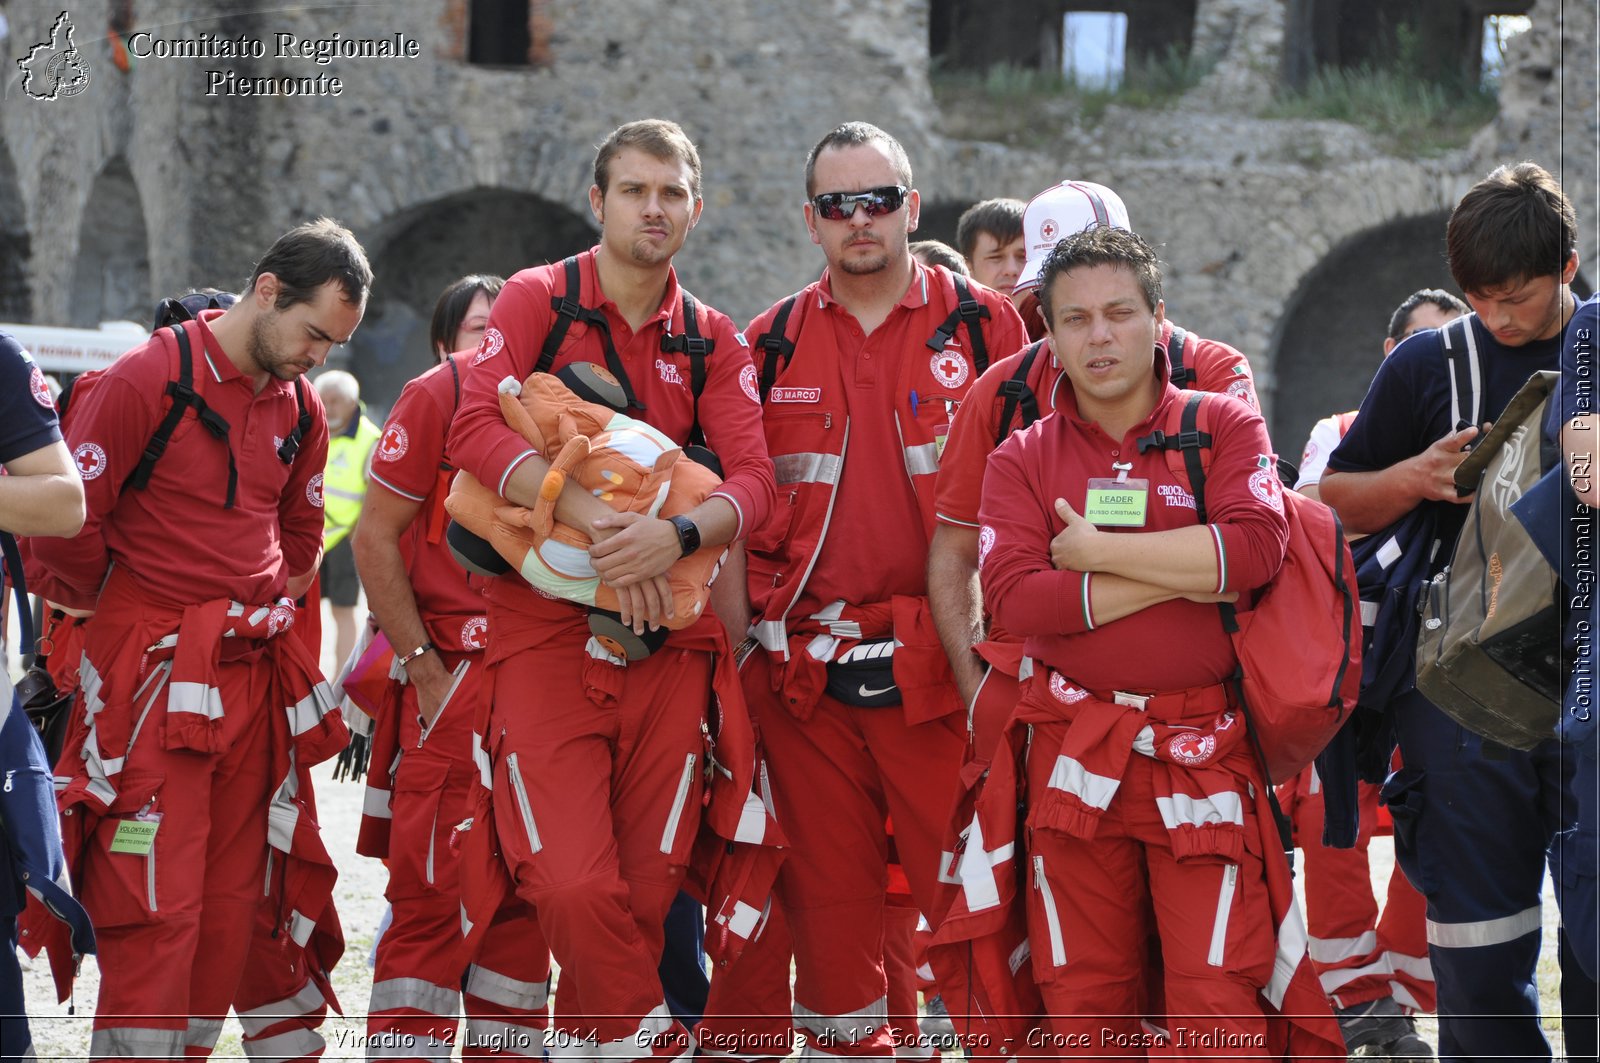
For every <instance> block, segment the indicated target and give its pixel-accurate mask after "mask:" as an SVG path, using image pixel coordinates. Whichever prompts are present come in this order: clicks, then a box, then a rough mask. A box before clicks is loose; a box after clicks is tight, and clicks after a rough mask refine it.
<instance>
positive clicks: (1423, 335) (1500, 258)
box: [1321, 162, 1592, 1060]
mask: <svg viewBox="0 0 1600 1063" xmlns="http://www.w3.org/2000/svg"><path fill="white" fill-rule="evenodd" d="M1445 244H1446V248H1447V252H1448V256H1449V265H1450V273H1451V276H1452V277H1454V278H1455V281H1456V283H1457V285H1459V286H1460V288H1461V291H1462V294H1464V295H1465V296H1466V298H1467V303H1468V305H1470V306H1471V307H1472V309H1473V313H1472V314H1470V315H1468V316H1466V317H1465V318H1461V319H1458V320H1457V321H1455V322H1452V323H1451V324H1449V325H1448V326H1446V327H1445V328H1442V329H1432V330H1428V331H1425V332H1420V333H1418V334H1416V335H1414V336H1412V337H1411V338H1410V339H1408V340H1406V341H1404V342H1403V343H1401V344H1400V345H1399V346H1398V347H1396V348H1395V350H1394V353H1393V354H1391V355H1389V357H1387V358H1385V359H1384V361H1383V364H1382V365H1380V366H1379V367H1378V372H1377V375H1376V376H1375V377H1374V378H1373V381H1372V385H1371V387H1370V388H1368V390H1367V396H1366V398H1365V399H1363V400H1362V403H1361V409H1360V411H1359V412H1358V413H1357V415H1356V418H1355V421H1354V423H1353V424H1351V426H1350V429H1349V431H1348V432H1347V433H1346V434H1345V436H1344V439H1343V440H1342V441H1341V442H1340V444H1339V446H1338V449H1336V450H1335V451H1334V452H1333V454H1332V456H1331V457H1330V458H1329V459H1328V471H1327V472H1326V473H1325V474H1324V475H1323V478H1322V484H1321V487H1322V500H1323V501H1324V502H1326V503H1327V504H1328V505H1330V506H1332V507H1333V508H1334V509H1336V510H1338V512H1339V517H1340V519H1341V520H1343V521H1344V526H1345V529H1346V531H1349V532H1355V533H1361V534H1371V533H1379V532H1383V531H1384V530H1385V529H1386V528H1389V527H1390V526H1391V525H1393V524H1394V523H1395V522H1397V521H1400V520H1402V519H1403V518H1404V519H1410V518H1411V517H1412V515H1413V514H1414V513H1415V514H1416V515H1417V516H1418V517H1419V518H1421V519H1430V518H1431V519H1432V520H1434V521H1436V523H1435V524H1434V525H1433V528H1432V532H1431V534H1430V535H1428V536H1427V539H1428V541H1429V542H1432V543H1433V546H1432V553H1431V554H1430V557H1431V558H1432V561H1431V563H1430V565H1429V569H1428V573H1427V574H1428V575H1430V576H1431V575H1433V574H1434V573H1435V572H1437V571H1438V569H1440V568H1442V567H1443V566H1444V565H1447V564H1448V563H1449V561H1450V557H1451V554H1452V553H1453V552H1454V549H1455V543H1456V539H1457V537H1458V536H1459V534H1460V531H1461V528H1462V525H1463V523H1464V521H1465V519H1466V514H1467V507H1466V505H1464V503H1466V502H1469V501H1471V498H1470V496H1469V497H1467V498H1463V497H1461V496H1459V495H1458V494H1457V493H1456V484H1455V470H1456V466H1458V465H1459V464H1461V462H1462V460H1463V459H1464V458H1465V456H1466V448H1467V447H1468V446H1470V445H1471V443H1472V442H1473V440H1475V439H1476V438H1478V436H1479V435H1480V434H1481V433H1482V431H1483V430H1484V424H1485V423H1486V422H1492V421H1493V420H1495V419H1496V418H1498V417H1499V416H1500V414H1501V412H1502V411H1503V410H1504V409H1505V407H1506V404H1507V403H1509V402H1510V401H1511V398H1512V396H1513V395H1515V394H1516V392H1517V391H1518V389H1520V388H1521V387H1522V385H1523V383H1524V382H1526V381H1527V379H1528V377H1529V375H1530V374H1532V373H1534V372H1536V371H1539V370H1554V369H1556V368H1557V367H1558V365H1559V362H1560V354H1561V338H1562V329H1563V328H1564V327H1565V326H1566V323H1567V320H1568V319H1569V318H1570V317H1571V316H1572V313H1573V308H1574V305H1575V302H1574V299H1573V295H1572V291H1571V288H1570V287H1569V285H1570V284H1571V283H1572V279H1573V277H1574V276H1576V275H1577V271H1578V251H1577V220H1576V216H1575V214H1574V212H1573V209H1572V204H1571V202H1570V201H1568V199H1567V197H1566V195H1565V193H1563V192H1562V190H1561V186H1560V184H1558V183H1557V181H1556V179H1555V178H1554V177H1552V176H1551V175H1550V174H1549V173H1548V172H1547V171H1546V170H1544V169H1543V168H1542V167H1540V166H1538V165H1536V164H1534V163H1531V162H1524V163H1519V164H1517V165H1515V166H1502V167H1500V168H1498V169H1496V170H1495V171H1494V172H1493V173H1491V174H1489V175H1488V176H1487V177H1485V178H1484V179H1483V180H1481V181H1479V182H1478V183H1477V184H1475V185H1473V186H1472V188H1471V189H1469V190H1468V191H1467V194H1466V195H1465V196H1463V197H1462V198H1461V202H1460V203H1458V204H1457V205H1456V209H1455V211H1454V212H1453V213H1452V214H1451V215H1450V222H1449V225H1448V226H1447V228H1446V230H1445ZM1451 351H1466V352H1467V355H1466V356H1467V357H1468V358H1470V359H1472V361H1473V362H1474V366H1475V369H1476V372H1472V373H1469V374H1466V375H1467V377H1468V378H1470V380H1471V381H1472V382H1473V383H1474V384H1475V385H1476V386H1477V390H1478V393H1479V394H1478V403H1479V409H1478V411H1477V412H1476V413H1475V412H1474V411H1473V410H1472V409H1468V408H1465V406H1464V405H1463V404H1462V403H1461V401H1460V398H1461V396H1460V393H1459V392H1458V390H1457V387H1456V379H1457V377H1456V372H1455V362H1454V360H1453V359H1452V358H1451V357H1450V356H1449V353H1450V352H1451ZM1434 540H1436V542H1434ZM1421 548H1423V549H1428V546H1427V544H1426V543H1425V544H1422V547H1421ZM1386 711H1387V713H1388V714H1389V715H1390V716H1391V717H1392V720H1393V726H1394V728H1395V731H1396V734H1397V738H1398V743H1399V749H1400V758H1401V761H1402V767H1401V768H1400V770H1398V771H1396V772H1394V773H1393V774H1391V775H1390V776H1389V778H1388V779H1387V781H1386V782H1385V783H1384V786H1383V792H1382V799H1383V801H1384V803H1385V804H1387V805H1388V806H1389V810H1390V813H1391V814H1392V815H1393V817H1394V821H1395V858H1396V860H1397V861H1398V863H1399V865H1400V867H1401V868H1402V869H1403V870H1404V871H1405V873H1406V877H1407V878H1409V879H1410V880H1411V882H1412V884H1413V885H1415V886H1416V887H1417V889H1418V890H1420V891H1421V892H1422V894H1423V895H1424V896H1425V897H1426V898H1427V901H1428V945H1429V957H1430V960H1431V962H1432V966H1433V973H1434V977H1435V979H1436V980H1437V985H1438V1001H1439V1057H1440V1059H1441V1060H1445V1059H1461V1058H1469V1057H1480V1056H1504V1057H1508V1058H1509V1057H1516V1058H1522V1059H1536V1058H1549V1055H1550V1046H1549V1044H1548V1042H1547V1041H1546V1040H1545V1036H1544V1032H1543V1030H1542V1029H1541V1028H1540V1022H1539V1005H1538V1001H1539V994H1538V988H1537V985H1536V984H1535V971H1536V968H1537V964H1538V958H1539V947H1540V927H1541V918H1540V910H1541V901H1540V892H1541V885H1542V883H1543V880H1544V868H1545V859H1546V854H1547V852H1548V850H1549V848H1550V844H1551V840H1552V839H1553V838H1554V837H1555V836H1556V835H1557V833H1558V832H1560V831H1562V830H1564V829H1565V828H1567V827H1568V826H1570V825H1571V822H1572V815H1573V810H1572V808H1571V807H1570V803H1569V797H1568V790H1569V787H1570V781H1571V777H1572V768H1573V764H1572V758H1571V757H1570V756H1566V755H1564V751H1563V748H1562V746H1561V744H1560V743H1559V742H1558V741H1557V740H1556V739H1555V738H1554V737H1552V738H1550V739H1548V740H1547V741H1545V742H1542V743H1540V744H1539V745H1538V746H1535V747H1534V748H1533V749H1531V750H1526V751H1524V750H1515V749H1506V748H1504V747H1501V746H1498V745H1496V744H1495V743H1493V742H1490V741H1488V740H1487V739H1483V738H1480V737H1479V736H1477V735H1475V734H1472V733H1471V732H1469V731H1467V730H1466V729H1465V728H1463V727H1461V726H1460V725H1458V724H1456V723H1455V722H1454V721H1452V720H1451V719H1450V718H1449V717H1447V716H1445V715H1444V714H1443V713H1442V712H1441V711H1440V710H1439V709H1438V708H1437V707H1436V706H1435V705H1433V703H1432V702H1430V701H1429V700H1428V699H1427V698H1425V697H1423V695H1422V694H1421V693H1419V692H1418V691H1416V690H1415V689H1412V690H1409V691H1408V692H1407V693H1405V694H1402V695H1400V696H1399V697H1398V698H1396V699H1395V701H1394V702H1393V703H1392V704H1391V705H1390V706H1389V707H1388V708H1387V710H1386ZM1564 966H1565V965H1564ZM1563 973H1564V977H1569V978H1578V977H1581V975H1580V974H1579V972H1577V971H1575V970H1573V969H1571V968H1570V967H1569V968H1567V969H1566V970H1565V971H1564V972H1563ZM1591 999H1592V998H1591Z"/></svg>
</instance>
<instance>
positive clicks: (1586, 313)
mask: <svg viewBox="0 0 1600 1063" xmlns="http://www.w3.org/2000/svg"><path fill="white" fill-rule="evenodd" d="M1597 342H1600V295H1595V296H1591V297H1590V298H1589V300H1588V301H1587V302H1583V303H1579V304H1578V309H1577V310H1576V311H1575V312H1574V313H1573V315H1572V320H1571V321H1569V322H1567V333H1566V339H1565V342H1564V343H1563V344H1562V345H1561V381H1560V383H1558V384H1557V385H1556V397H1555V399H1554V401H1552V402H1551V403H1550V420H1549V422H1548V423H1547V424H1546V425H1545V434H1546V435H1547V436H1549V437H1550V438H1551V439H1552V440H1554V439H1556V438H1558V437H1559V435H1560V433H1561V427H1562V425H1564V424H1566V423H1567V422H1568V421H1570V420H1572V419H1573V418H1574V417H1577V416H1578V415H1580V414H1585V413H1595V412H1600V411H1597V410H1596V409H1595V399H1596V396H1595V357H1594V349H1595V344H1596V343H1597Z"/></svg>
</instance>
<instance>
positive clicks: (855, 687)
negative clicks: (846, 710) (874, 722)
mask: <svg viewBox="0 0 1600 1063" xmlns="http://www.w3.org/2000/svg"><path fill="white" fill-rule="evenodd" d="M894 647H895V641H894V639H879V640H876V641H873V642H858V643H856V644H855V645H854V646H852V647H850V648H849V649H848V650H846V651H845V652H844V653H843V654H841V655H840V656H839V659H838V660H836V661H829V662H828V687H827V694H828V696H829V697H830V698H833V699H834V700H836V701H842V702H844V703H845V704H846V705H854V706H855V707H856V708H858V709H882V708H888V707H889V706H892V705H898V704H900V688H899V687H897V686H895V685H894Z"/></svg>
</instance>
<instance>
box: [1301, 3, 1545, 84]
mask: <svg viewBox="0 0 1600 1063" xmlns="http://www.w3.org/2000/svg"><path fill="white" fill-rule="evenodd" d="M1532 7H1533V0H1288V3H1287V12H1286V24H1285V35H1284V52H1283V54H1284V59H1283V63H1284V67H1283V74H1284V82H1285V83H1286V84H1287V85H1288V86H1289V87H1290V88H1301V87H1304V86H1305V84H1306V83H1307V81H1308V80H1309V79H1310V78H1311V75H1312V74H1313V73H1314V72H1315V71H1317V70H1319V69H1322V68H1324V67H1339V68H1342V69H1345V70H1355V69H1358V68H1361V67H1366V68H1368V69H1399V70H1402V71H1403V72H1404V73H1406V74H1409V75H1410V76H1412V77H1415V78H1418V79H1422V80H1426V81H1434V82H1440V83H1443V84H1447V85H1465V86H1473V87H1475V86H1477V85H1479V84H1481V83H1483V82H1484V80H1485V79H1486V78H1488V77H1492V76H1493V73H1494V71H1495V70H1496V69H1497V66H1496V63H1495V59H1494V57H1491V56H1490V55H1489V51H1490V46H1491V45H1494V46H1495V47H1496V48H1497V47H1498V45H1497V43H1496V41H1495V38H1496V37H1498V36H1501V35H1503V34H1504V33H1505V32H1506V31H1507V29H1508V28H1514V27H1508V26H1507V25H1505V20H1506V19H1507V18H1508V17H1511V16H1523V15H1526V14H1527V13H1528V11H1529V10H1530V9H1531V8H1532Z"/></svg>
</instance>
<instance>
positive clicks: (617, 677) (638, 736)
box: [487, 615, 712, 1061]
mask: <svg viewBox="0 0 1600 1063" xmlns="http://www.w3.org/2000/svg"><path fill="white" fill-rule="evenodd" d="M490 624H491V627H492V628H493V629H495V630H498V631H501V632H504V631H505V630H506V625H504V624H502V623H501V622H499V621H497V620H496V619H495V617H494V616H493V615H491V617H490ZM575 626H576V625H570V624H569V625H565V626H556V629H555V630H553V631H552V632H551V637H549V638H545V639H542V640H539V641H536V642H534V643H533V644H532V645H531V646H529V647H528V648H525V649H521V650H519V651H517V652H514V653H512V654H510V655H509V656H506V657H505V658H503V659H500V660H494V661H491V663H490V665H489V670H488V680H487V681H488V684H489V697H490V699H491V701H490V704H491V708H490V711H489V725H490V726H489V734H488V736H487V737H488V740H489V745H490V759H491V762H492V765H493V805H494V814H495V816H494V818H495V826H496V830H497V837H498V842H499V846H500V851H501V853H502V856H503V859H504V860H505V862H506V865H507V867H508V869H509V871H510V873H511V876H512V879H513V880H514V882H515V886H516V893H517V896H518V897H519V898H520V899H521V900H522V901H523V902H525V903H527V904H529V905H532V906H533V908H534V909H535V910H536V911H537V913H538V918H539V922H540V924H541V926H542V927H543V928H544V931H545V935H546V937H547V938H548V940H549V946H550V951H551V952H552V953H553V954H554V956H555V960H556V962H557V963H558V964H559V965H560V967H561V977H560V982H559V984H558V986H557V990H556V1021H555V1026H556V1029H555V1032H554V1035H553V1037H552V1043H551V1053H550V1055H551V1058H552V1059H561V1058H570V1057H575V1056H579V1057H589V1056H593V1055H595V1054H596V1052H597V1051H598V1052H600V1053H603V1054H605V1055H606V1056H607V1057H608V1058H612V1059H615V1060H618V1061H621V1060H626V1059H631V1058H639V1059H649V1058H653V1057H659V1056H663V1055H678V1054H681V1053H682V1052H685V1051H687V1050H688V1049H689V1040H688V1036H687V1031H684V1030H683V1029H682V1027H681V1026H677V1025H676V1024H675V1023H674V1022H673V1021H672V1019H671V1017H670V1015H668V1013H667V1011H666V1006H665V1001H664V999H663V995H662V991H661V979H660V977H659V975H658V973H657V969H656V968H657V964H658V963H659V961H660V957H661V949H662V920H663V919H664V918H665V917H666V914H667V910H668V908H670V907H671V905H672V900H673V898H674V897H675V896H676V895H677V893H678V889H679V887H680V886H681V884H682V882H683V877H684V868H685V866H686V864H687V863H688V859H689V852H690V847H691V843H692V842H693V839H694V836H695V833H696V830H697V828H698V825H699V822H700V810H701V795H702V792H703V780H704V775H703V772H704V768H705V756H706V752H707V750H706V745H705V738H704V727H705V721H706V712H707V707H708V704H709V691H710V683H711V667H712V660H711V657H710V655H709V654H706V653H702V652H692V651H688V650H679V649H674V648H673V647H671V646H667V647H665V648H663V649H661V650H658V651H657V652H656V653H654V654H652V655H651V656H650V657H648V658H646V659H645V660H643V661H637V662H634V663H632V664H630V665H628V666H627V667H626V668H623V669H620V670H619V669H616V666H614V665H611V664H607V663H604V662H602V661H598V660H595V659H594V658H592V657H590V656H589V655H588V654H587V652H586V651H585V648H584V641H585V639H584V637H583V634H580V632H579V631H578V630H574V627H575ZM586 630H587V629H586V628H583V629H582V631H583V632H584V633H586ZM619 671H620V674H617V672H619ZM607 692H610V693H609V694H608V693H607ZM491 933H493V931H491Z"/></svg>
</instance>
